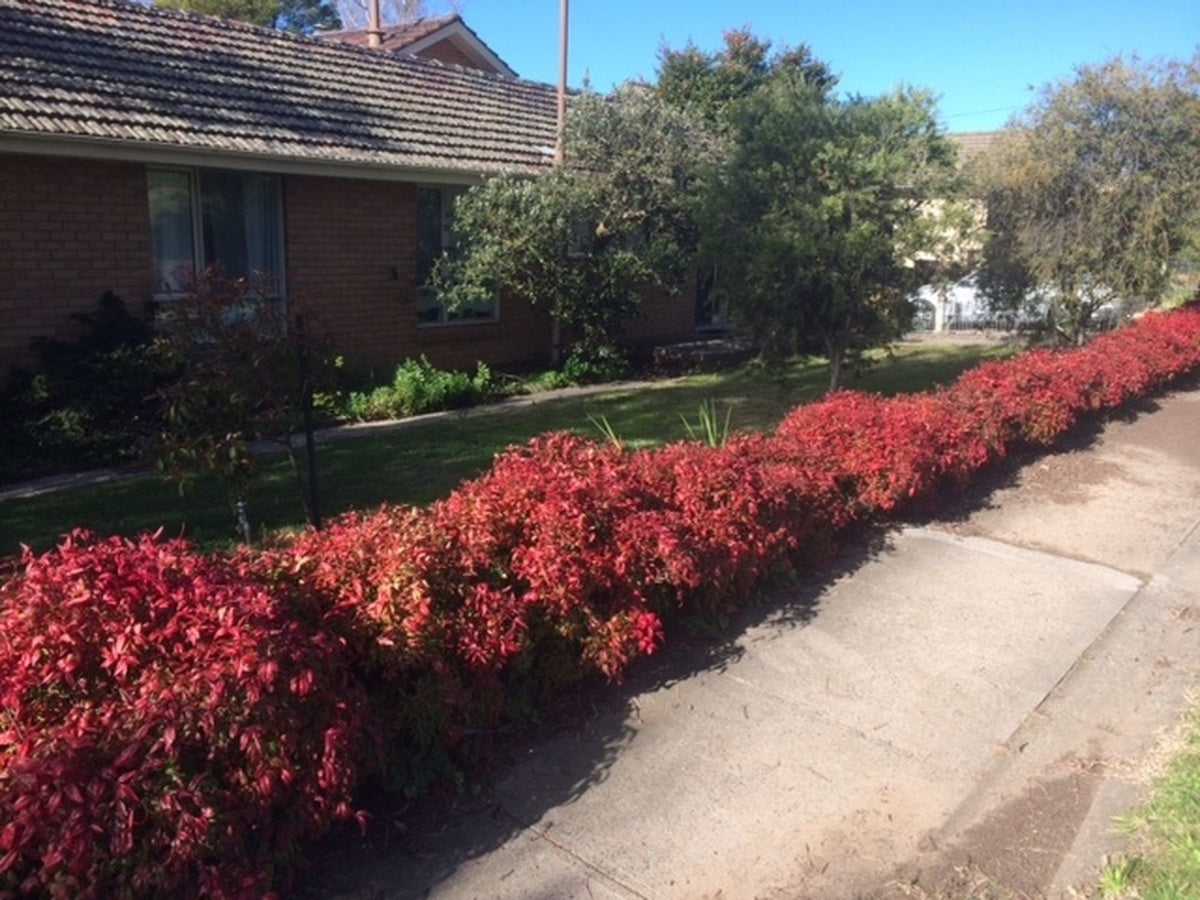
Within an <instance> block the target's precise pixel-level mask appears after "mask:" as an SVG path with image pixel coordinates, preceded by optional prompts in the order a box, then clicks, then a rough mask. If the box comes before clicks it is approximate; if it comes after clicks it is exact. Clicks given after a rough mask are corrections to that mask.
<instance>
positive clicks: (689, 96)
mask: <svg viewBox="0 0 1200 900" xmlns="http://www.w3.org/2000/svg"><path fill="white" fill-rule="evenodd" d="M724 37H725V46H724V47H723V48H722V49H721V50H718V51H716V52H705V51H702V50H700V49H699V48H698V47H697V46H696V45H695V44H693V43H691V42H690V41H689V42H688V44H687V45H686V46H685V47H684V48H683V49H682V50H672V49H670V48H669V47H665V46H664V47H660V48H659V51H658V60H659V65H658V83H657V85H656V90H657V91H658V93H659V96H661V97H662V98H663V100H665V101H666V102H667V103H669V104H670V105H672V106H675V107H678V108H680V109H685V110H688V111H689V112H692V113H693V114H695V115H698V116H700V117H702V118H703V119H704V120H705V121H706V122H708V124H709V125H710V126H714V127H718V128H720V127H722V126H724V125H726V124H727V122H728V117H729V114H730V112H731V110H732V108H733V107H735V106H736V105H737V103H738V102H739V101H741V100H744V99H745V98H746V97H748V96H749V95H750V94H752V93H753V92H754V91H755V90H757V89H758V88H759V87H761V86H763V85H764V84H766V83H767V82H768V81H770V80H771V79H772V78H774V77H777V76H780V75H782V74H784V73H790V74H791V75H793V76H795V77H798V78H800V79H801V80H802V81H805V82H807V83H809V84H812V85H814V86H817V87H819V88H821V89H826V90H827V89H829V88H832V87H833V85H834V84H835V83H836V81H837V79H836V77H835V76H834V75H833V73H832V72H831V71H830V69H829V67H828V66H827V65H826V64H825V63H823V62H821V61H820V60H818V59H816V58H815V57H814V56H813V55H812V53H811V51H810V50H809V48H808V47H806V46H804V45H803V44H802V45H800V46H799V47H795V48H788V47H785V48H784V49H783V50H780V51H778V52H776V53H774V54H772V53H771V43H770V41H765V40H763V39H761V38H758V37H755V36H754V35H752V34H751V33H750V32H749V31H747V30H746V29H744V28H739V29H733V30H731V31H727V32H725V36H724Z"/></svg>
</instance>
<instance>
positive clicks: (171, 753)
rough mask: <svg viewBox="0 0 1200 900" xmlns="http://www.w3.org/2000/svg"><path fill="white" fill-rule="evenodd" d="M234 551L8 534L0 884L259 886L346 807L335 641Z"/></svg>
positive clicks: (195, 891) (345, 716)
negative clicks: (36, 547) (10, 571)
mask: <svg viewBox="0 0 1200 900" xmlns="http://www.w3.org/2000/svg"><path fill="white" fill-rule="evenodd" d="M251 562H252V560H250V559H249V558H247V557H241V556H234V557H232V558H223V557H211V558H210V557H205V556H202V555H200V554H198V553H196V552H195V551H194V550H192V549H191V548H190V546H189V545H188V544H186V543H185V542H183V541H179V540H162V539H160V538H159V537H157V536H144V537H142V538H141V539H140V540H138V541H128V540H125V539H122V538H109V539H105V540H98V539H96V538H94V537H92V536H90V535H88V534H87V533H85V532H75V533H72V534H71V535H69V536H68V537H67V538H66V539H65V540H64V541H63V543H62V544H61V545H60V546H59V547H58V548H57V549H55V550H52V551H50V552H48V553H45V554H43V555H40V556H38V555H34V554H33V553H31V552H29V551H26V552H25V554H24V557H23V559H22V561H21V564H20V567H19V571H18V573H17V574H16V575H15V576H14V577H12V578H11V579H10V580H8V581H7V582H6V583H5V584H4V585H3V586H0V621H3V623H4V625H3V630H2V631H0V823H2V826H0V893H6V892H7V893H15V894H37V895H51V896H56V897H117V896H128V897H165V896H172V897H176V896H189V895H192V896H199V895H203V896H226V897H235V896H236V897H240V896H262V895H263V894H264V893H266V892H268V891H269V890H270V889H271V887H272V884H273V883H274V882H277V881H280V880H286V874H287V873H286V869H287V866H288V863H289V860H290V859H291V857H292V856H293V855H294V853H295V850H296V847H297V844H298V842H299V841H300V839H302V838H305V837H312V836H314V835H318V834H320V833H321V832H322V831H323V830H324V829H325V828H326V827H327V826H328V825H329V824H330V823H331V822H332V821H333V820H334V819H336V818H339V817H346V816H349V815H351V808H350V805H349V804H350V797H351V791H352V789H353V787H354V784H355V781H356V778H357V774H358V773H357V767H356V757H357V754H358V749H357V748H358V747H359V746H360V744H361V743H362V730H363V724H364V723H363V718H362V711H363V705H362V697H361V695H360V693H359V690H358V689H357V687H356V686H355V685H354V684H353V683H351V682H350V681H349V680H348V679H347V678H346V676H345V675H344V674H343V665H342V662H343V656H344V654H343V648H342V647H341V646H340V644H339V642H338V641H337V640H336V639H335V638H333V637H330V636H327V635H326V634H324V633H322V631H321V629H320V628H319V627H314V626H315V624H316V623H314V622H306V621H305V620H306V618H311V615H309V613H311V611H312V607H311V605H310V606H309V607H308V609H307V611H305V609H304V604H303V603H301V602H298V603H297V609H292V608H291V606H290V604H289V598H288V597H287V595H286V593H285V591H284V586H283V585H269V584H267V583H266V582H265V581H264V580H263V579H262V578H261V577H260V576H259V575H257V574H256V572H255V571H254V570H253V568H252V565H251ZM298 611H299V613H298Z"/></svg>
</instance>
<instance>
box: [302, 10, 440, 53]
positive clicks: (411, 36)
mask: <svg viewBox="0 0 1200 900" xmlns="http://www.w3.org/2000/svg"><path fill="white" fill-rule="evenodd" d="M455 20H458V21H462V19H461V18H460V17H459V16H436V17H432V18H428V19H420V20H419V21H416V22H409V23H406V24H404V25H385V26H384V27H383V28H382V32H383V49H384V50H403V49H404V48H405V47H407V46H409V45H410V44H415V43H416V42H417V41H420V40H424V39H425V38H427V37H429V36H430V35H431V34H436V33H437V32H438V31H440V30H441V29H443V28H445V27H446V26H447V25H449V24H451V23H452V22H454V21H455ZM321 37H323V38H330V39H333V40H335V41H343V42H344V43H347V44H357V45H358V46H360V47H365V46H367V29H365V28H347V29H345V30H343V31H326V32H324V33H323V34H322V35H321Z"/></svg>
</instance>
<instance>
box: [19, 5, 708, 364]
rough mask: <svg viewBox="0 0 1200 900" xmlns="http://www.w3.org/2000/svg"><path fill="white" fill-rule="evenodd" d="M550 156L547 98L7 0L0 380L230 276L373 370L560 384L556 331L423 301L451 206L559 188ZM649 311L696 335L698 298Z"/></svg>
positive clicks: (177, 17)
mask: <svg viewBox="0 0 1200 900" xmlns="http://www.w3.org/2000/svg"><path fill="white" fill-rule="evenodd" d="M454 33H455V34H459V33H460V32H458V31H457V30H454ZM554 140H555V98H554V91H553V89H552V88H551V87H549V86H547V85H542V84H535V83H532V82H528V81H522V80H520V79H516V78H512V77H509V76H507V75H497V74H493V73H489V72H483V71H479V70H477V69H469V68H466V67H463V66H458V65H447V64H445V63H443V62H440V61H437V60H429V59H422V58H419V57H416V56H413V55H411V54H398V53H381V52H379V51H378V50H375V49H367V48H365V47H359V46H354V45H352V44H348V43H345V42H339V41H333V40H329V39H316V38H306V37H299V36H295V35H291V34H284V33H280V32H275V31H271V30H268V29H262V28H256V27H252V26H249V25H244V24H241V23H237V22H230V21H226V20H222V19H215V18H209V17H201V16H195V15H189V14H184V13H178V12H174V11H169V10H164V9H158V8H152V7H145V6H142V5H138V4H133V3H129V2H125V0H55V2H53V3H47V2H45V0H0V251H2V252H0V373H7V372H8V370H9V367H10V366H12V365H14V364H24V363H28V362H29V359H30V357H29V349H28V348H29V342H30V340H31V339H33V338H34V337H37V336H42V335H52V336H60V337H66V336H69V335H70V334H71V329H72V327H73V324H74V323H73V321H72V319H71V315H72V314H73V313H77V312H86V311H90V310H92V309H94V308H95V304H96V302H97V301H98V299H99V297H100V295H101V294H102V293H103V292H104V291H106V290H112V291H114V292H115V293H117V294H118V295H119V296H121V297H122V298H124V299H125V300H126V302H127V303H128V304H129V305H130V307H131V308H139V307H140V306H142V305H143V304H145V303H148V302H150V301H152V300H157V301H159V302H162V303H169V302H170V300H171V298H172V296H173V295H175V296H177V295H178V291H179V290H180V288H181V287H182V284H183V280H184V276H185V274H186V273H187V272H189V271H193V270H198V269H199V268H203V267H204V266H206V265H208V264H210V263H212V262H215V261H219V262H220V264H221V265H222V267H223V268H224V270H225V271H226V272H227V273H229V274H241V273H246V272H250V271H268V272H271V273H273V274H274V275H275V276H277V282H278V291H279V292H280V294H281V296H283V297H285V298H292V299H297V300H303V302H304V304H305V308H306V309H307V310H308V312H309V316H310V319H312V320H313V321H314V322H315V323H316V324H317V326H318V327H320V328H321V329H322V330H323V331H324V332H325V333H327V334H329V335H330V336H331V337H332V338H333V340H334V342H335V343H336V345H337V346H338V349H339V351H340V352H341V353H342V354H343V355H344V356H345V357H346V359H347V361H348V362H349V363H350V365H351V366H352V367H354V368H357V369H360V370H370V369H373V370H375V371H377V372H380V373H385V372H390V370H391V369H392V367H394V366H395V365H396V363H398V362H399V361H401V360H403V359H405V358H408V357H411V356H416V355H418V354H422V353H423V354H426V355H427V356H428V357H429V359H430V360H431V361H433V362H434V363H435V364H436V365H440V366H443V367H467V366H470V365H473V364H474V362H475V361H476V360H483V361H485V362H488V363H489V364H492V365H496V366H502V367H503V366H519V365H523V364H530V363H539V362H545V360H546V358H547V356H548V353H549V350H550V341H551V323H550V321H549V318H548V317H547V316H546V315H545V314H544V313H543V312H542V311H540V310H539V309H536V308H534V307H533V306H531V305H530V304H529V303H527V302H525V301H524V300H522V299H520V298H512V297H501V298H498V299H497V300H496V301H495V302H494V303H491V304H488V305H484V306H479V307H476V308H474V309H467V310H462V311H458V312H456V313H453V314H452V313H448V312H447V310H446V309H444V308H443V307H442V306H441V305H440V304H439V303H438V300H437V297H436V295H435V294H434V293H433V292H432V291H430V290H429V289H427V288H424V287H422V283H421V282H422V280H423V275H424V273H425V272H427V271H428V267H429V260H430V259H431V257H432V256H433V255H434V254H436V253H439V252H440V251H441V248H442V247H443V245H444V244H445V242H446V241H447V240H449V235H450V233H449V229H448V228H447V220H446V212H447V209H448V204H449V201H450V199H451V198H452V197H453V195H454V193H455V192H456V191H461V190H463V189H464V187H465V186H467V185H470V184H472V183H475V182H477V181H478V180H479V179H481V178H483V177H486V176H488V175H492V174H497V173H500V172H515V173H521V174H528V175H531V176H532V175H536V174H537V173H538V172H540V171H544V170H545V168H546V167H547V166H549V165H550V160H551V154H552V147H553V144H554ZM644 313H645V314H644V315H643V316H641V317H639V319H638V320H637V321H635V322H633V323H631V325H630V329H629V336H630V337H631V338H632V339H635V340H639V341H646V342H653V341H661V340H673V339H677V338H679V337H683V336H686V335H688V334H690V333H691V331H692V330H693V329H694V311H693V307H692V302H691V299H690V298H686V297H677V298H651V299H648V300H647V302H646V304H645V305H644ZM0 377H2V376H0Z"/></svg>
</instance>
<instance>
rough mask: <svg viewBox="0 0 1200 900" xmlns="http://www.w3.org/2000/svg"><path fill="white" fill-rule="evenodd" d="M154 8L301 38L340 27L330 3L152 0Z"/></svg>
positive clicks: (305, 0)
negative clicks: (296, 35)
mask: <svg viewBox="0 0 1200 900" xmlns="http://www.w3.org/2000/svg"><path fill="white" fill-rule="evenodd" d="M154 5H155V6H166V7H170V8H171V9H179V10H183V11H184V12H192V13H200V14H202V15H208V16H222V17H224V18H226V19H238V20H239V21H242V22H249V23H250V24H252V25H264V26H266V27H268V28H278V29H282V30H284V31H295V32H298V33H300V34H311V33H312V32H314V31H328V30H330V29H336V28H341V27H342V20H341V18H340V17H339V16H338V10H337V5H336V4H335V3H333V2H331V0H154Z"/></svg>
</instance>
